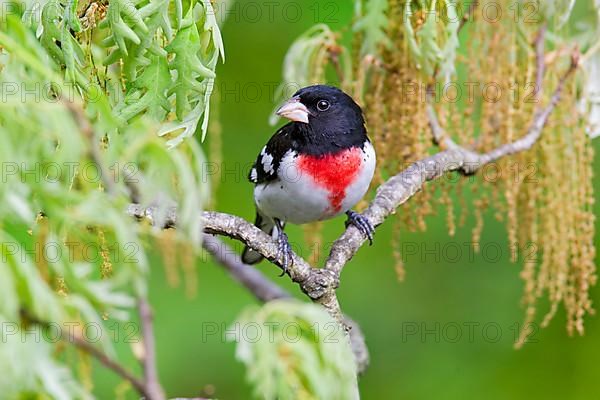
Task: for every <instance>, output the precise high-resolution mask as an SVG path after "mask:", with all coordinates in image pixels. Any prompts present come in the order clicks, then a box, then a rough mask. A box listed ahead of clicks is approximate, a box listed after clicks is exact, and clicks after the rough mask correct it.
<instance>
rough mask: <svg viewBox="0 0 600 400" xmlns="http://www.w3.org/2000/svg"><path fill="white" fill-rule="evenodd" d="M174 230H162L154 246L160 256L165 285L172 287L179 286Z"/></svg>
mask: <svg viewBox="0 0 600 400" xmlns="http://www.w3.org/2000/svg"><path fill="white" fill-rule="evenodd" d="M176 234H177V233H176V232H175V230H174V229H164V230H163V231H162V232H161V233H160V234H159V235H158V236H157V237H156V238H155V240H156V244H157V245H158V249H159V251H160V254H161V256H162V261H163V266H164V269H165V275H166V277H167V283H168V284H169V285H170V286H172V287H177V286H179V279H180V278H179V270H178V268H177V241H176V238H175V236H176Z"/></svg>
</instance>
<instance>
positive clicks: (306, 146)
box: [242, 85, 376, 275]
mask: <svg viewBox="0 0 600 400" xmlns="http://www.w3.org/2000/svg"><path fill="white" fill-rule="evenodd" d="M276 114H277V115H278V116H280V117H283V118H286V119H288V120H290V122H288V123H287V124H286V125H284V126H283V127H281V128H280V129H279V130H277V132H276V133H275V134H274V135H273V136H272V137H271V139H270V140H269V141H268V142H267V144H266V145H265V146H264V147H263V148H262V149H261V151H260V153H259V154H258V157H257V158H256V161H255V162H254V164H253V166H252V168H251V169H250V173H249V176H248V179H249V180H250V182H251V183H253V184H254V185H255V186H254V203H255V206H256V219H255V223H254V224H255V225H256V226H257V227H258V228H259V229H261V230H262V231H264V232H266V233H267V234H269V235H271V236H272V237H273V238H274V239H276V240H277V245H278V251H279V254H280V256H281V257H282V260H283V261H282V268H283V272H282V275H283V274H285V273H287V272H288V267H289V266H290V262H291V261H292V250H291V246H290V244H289V241H288V237H287V235H286V233H285V232H284V227H285V224H286V223H292V224H306V223H310V222H316V221H322V220H327V219H330V218H334V217H336V216H338V215H341V214H343V213H345V214H346V215H347V220H346V223H345V225H346V227H348V225H350V224H352V225H354V226H356V227H357V228H358V229H359V231H360V232H362V234H363V235H365V236H366V237H367V238H368V240H369V243H370V244H372V242H373V234H374V231H375V230H374V227H373V225H372V224H371V223H370V222H369V220H368V219H367V218H366V217H364V216H363V215H362V214H359V213H358V212H356V211H354V210H352V207H354V206H355V205H356V204H357V203H358V202H359V201H360V200H361V199H362V198H363V196H364V195H365V193H366V192H367V190H368V189H369V185H370V183H371V180H372V179H373V174H374V172H375V164H376V157H375V149H374V147H373V145H372V144H371V141H370V140H369V137H368V136H367V129H366V127H365V119H364V116H363V112H362V109H361V108H360V106H359V105H358V104H357V103H356V102H355V101H354V100H353V99H352V97H351V96H350V95H348V94H346V93H345V92H343V91H342V90H341V89H338V88H336V87H334V86H328V85H313V86H307V87H304V88H302V89H300V90H298V91H297V92H296V93H294V94H293V95H292V97H291V98H290V99H289V100H287V101H286V102H285V103H284V104H283V105H282V106H281V107H280V108H279V109H278V110H277V111H276ZM262 258H263V256H262V255H261V254H260V253H259V252H257V251H255V250H253V249H252V248H250V247H248V246H246V247H245V248H244V251H243V253H242V261H243V262H244V263H246V264H256V263H258V262H259V261H261V260H262Z"/></svg>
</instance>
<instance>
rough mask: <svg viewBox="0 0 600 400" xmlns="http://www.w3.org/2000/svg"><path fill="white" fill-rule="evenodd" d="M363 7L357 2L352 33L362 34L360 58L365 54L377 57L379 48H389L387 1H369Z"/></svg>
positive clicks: (360, 2)
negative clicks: (355, 18)
mask: <svg viewBox="0 0 600 400" xmlns="http://www.w3.org/2000/svg"><path fill="white" fill-rule="evenodd" d="M366 5H367V7H363V3H362V1H357V2H356V6H357V12H356V14H357V20H356V22H355V23H354V25H353V26H352V30H353V31H354V32H360V33H362V34H363V39H362V44H361V47H360V54H361V56H365V55H367V54H371V55H377V54H379V52H380V47H381V46H383V47H385V48H390V47H391V46H392V41H391V40H390V39H389V38H388V37H387V34H386V28H387V27H388V17H387V15H386V11H387V9H388V2H387V0H371V1H369V2H368V3H367V4H366Z"/></svg>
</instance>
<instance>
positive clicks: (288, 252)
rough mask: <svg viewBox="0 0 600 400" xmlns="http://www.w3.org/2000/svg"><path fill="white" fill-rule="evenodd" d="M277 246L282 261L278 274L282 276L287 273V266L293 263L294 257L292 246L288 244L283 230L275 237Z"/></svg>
mask: <svg viewBox="0 0 600 400" xmlns="http://www.w3.org/2000/svg"><path fill="white" fill-rule="evenodd" d="M277 248H278V255H279V257H280V258H283V262H282V264H281V268H282V269H283V272H281V275H279V276H283V275H285V274H287V273H288V267H289V266H290V265H292V264H293V263H294V258H293V256H292V246H290V242H289V241H288V237H287V235H286V234H285V233H284V232H279V235H278V237H277Z"/></svg>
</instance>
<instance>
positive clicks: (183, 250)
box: [179, 243, 198, 298]
mask: <svg viewBox="0 0 600 400" xmlns="http://www.w3.org/2000/svg"><path fill="white" fill-rule="evenodd" d="M179 253H180V255H181V266H182V269H183V275H184V277H185V293H186V295H187V297H189V298H193V297H195V296H196V294H197V293H198V274H197V271H196V264H195V261H196V257H195V252H194V247H193V246H191V245H189V244H187V243H182V244H181V245H180V246H179Z"/></svg>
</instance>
